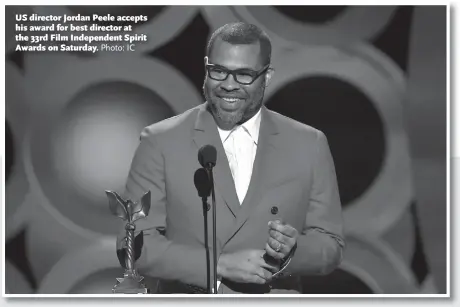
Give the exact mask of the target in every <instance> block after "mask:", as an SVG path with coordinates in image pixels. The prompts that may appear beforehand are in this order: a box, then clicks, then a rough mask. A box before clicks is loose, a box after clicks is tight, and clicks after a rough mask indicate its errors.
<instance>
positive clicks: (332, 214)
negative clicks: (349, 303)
mask: <svg viewBox="0 0 460 307" xmlns="http://www.w3.org/2000/svg"><path fill="white" fill-rule="evenodd" d="M313 168H314V171H313V183H312V189H311V191H310V199H309V207H308V210H307V215H306V222H305V225H304V228H303V229H302V231H300V234H299V237H298V240H297V246H296V248H295V250H294V252H293V253H292V255H291V259H289V262H288V263H289V265H288V266H287V267H286V273H290V274H296V275H297V274H300V275H324V274H328V273H330V272H331V271H333V270H334V269H335V268H336V267H337V266H338V265H339V264H340V262H341V261H342V249H343V248H344V246H345V242H344V240H343V229H342V228H343V226H342V224H343V222H342V209H341V204H340V196H339V190H338V185H337V178H336V172H335V166H334V161H333V158H332V155H331V151H330V149H329V145H328V142H327V139H326V136H325V135H324V134H323V133H322V132H320V131H318V133H317V150H316V157H315V163H314V166H313Z"/></svg>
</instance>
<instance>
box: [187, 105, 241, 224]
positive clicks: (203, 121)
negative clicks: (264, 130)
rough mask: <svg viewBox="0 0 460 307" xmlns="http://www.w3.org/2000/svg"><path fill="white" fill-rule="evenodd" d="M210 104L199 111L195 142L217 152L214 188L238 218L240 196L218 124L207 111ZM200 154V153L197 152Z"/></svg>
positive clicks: (198, 145)
mask: <svg viewBox="0 0 460 307" xmlns="http://www.w3.org/2000/svg"><path fill="white" fill-rule="evenodd" d="M207 106H208V103H204V104H203V105H202V106H201V107H200V108H199V111H198V116H197V119H196V122H195V128H194V129H195V131H194V137H193V140H194V142H195V144H196V145H197V147H198V149H200V148H201V147H202V146H204V145H212V146H214V147H215V148H216V150H217V162H216V166H215V167H214V169H213V176H214V186H215V189H216V190H217V191H219V193H220V194H221V195H222V197H223V199H224V201H225V203H226V205H227V207H228V208H229V209H230V211H231V212H232V213H233V215H234V216H235V217H236V216H237V214H238V211H239V210H240V204H239V201H238V196H237V194H236V190H235V183H234V181H233V177H232V173H231V171H230V166H229V163H228V160H227V155H226V154H225V149H224V147H223V145H222V141H221V139H220V136H219V132H218V131H217V126H216V123H215V122H214V118H213V117H212V115H211V113H210V112H209V111H208V110H207ZM197 152H198V151H197Z"/></svg>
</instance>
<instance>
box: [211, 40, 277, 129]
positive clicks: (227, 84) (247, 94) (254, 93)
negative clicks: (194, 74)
mask: <svg viewBox="0 0 460 307" xmlns="http://www.w3.org/2000/svg"><path fill="white" fill-rule="evenodd" d="M208 62H209V64H215V65H219V66H222V67H224V68H227V69H230V70H234V69H250V70H252V71H259V70H261V69H262V68H263V66H264V65H263V63H262V60H261V59H260V47H259V43H255V44H246V45H232V44H230V43H227V42H225V41H222V40H219V39H218V40H216V41H215V43H214V45H213V47H212V50H211V54H209V58H208ZM271 73H272V72H271V71H270V70H269V71H267V72H266V73H264V74H262V75H261V76H260V77H259V78H257V80H255V81H254V82H253V83H252V84H250V85H242V84H239V83H238V82H236V81H235V79H234V78H233V76H232V75H231V74H229V75H228V77H227V79H226V80H224V81H216V80H213V79H211V78H210V77H209V76H208V75H207V76H206V78H205V82H204V86H203V90H204V95H205V98H206V100H207V101H208V103H209V105H210V108H211V112H212V113H213V116H214V119H215V120H216V122H217V125H218V126H219V127H221V128H222V129H226V130H229V129H232V128H233V127H234V126H235V125H236V124H238V123H242V122H244V121H246V120H248V119H249V118H251V117H252V116H253V115H255V114H256V113H257V111H258V110H259V109H260V107H261V106H262V101H263V97H264V91H265V86H266V85H267V84H268V80H269V79H270V77H271Z"/></svg>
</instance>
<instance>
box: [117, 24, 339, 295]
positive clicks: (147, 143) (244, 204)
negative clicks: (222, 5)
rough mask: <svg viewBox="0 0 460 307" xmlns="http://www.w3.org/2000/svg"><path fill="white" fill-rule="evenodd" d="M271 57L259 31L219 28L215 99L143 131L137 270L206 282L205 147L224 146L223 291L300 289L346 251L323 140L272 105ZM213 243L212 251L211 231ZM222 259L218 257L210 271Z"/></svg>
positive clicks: (212, 48) (211, 75)
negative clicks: (147, 199) (146, 199)
mask: <svg viewBox="0 0 460 307" xmlns="http://www.w3.org/2000/svg"><path fill="white" fill-rule="evenodd" d="M270 60H271V43H270V40H269V38H268V36H267V35H266V34H265V33H264V32H263V31H262V30H260V29H259V28H257V27H256V26H254V25H250V24H245V23H234V24H228V25H225V26H223V27H221V28H220V29H218V30H217V31H216V32H215V33H214V34H213V35H212V37H211V39H210V41H209V44H208V48H207V56H206V57H205V61H204V62H205V68H206V76H205V81H204V86H203V91H204V96H205V98H206V102H205V103H204V104H202V105H200V106H198V107H195V108H193V109H191V110H188V111H186V112H185V113H183V114H180V115H178V116H175V117H173V118H169V119H166V120H163V121H161V122H159V123H156V124H153V125H151V126H149V127H147V128H145V129H144V131H143V132H142V135H141V142H140V145H139V147H138V149H137V151H136V154H135V156H134V159H133V162H132V166H131V170H130V173H129V176H128V180H127V184H126V193H125V195H124V197H125V198H130V199H132V200H138V199H139V198H140V197H141V196H142V195H143V194H144V193H145V192H147V191H151V196H152V201H151V208H150V213H149V215H148V217H147V218H145V219H142V220H140V221H139V222H137V224H136V226H137V229H136V230H137V231H140V230H143V231H144V245H143V248H142V254H141V257H140V259H139V261H138V263H137V266H138V268H139V271H141V272H143V273H144V274H148V275H150V276H152V277H155V278H158V279H160V280H161V282H160V286H159V289H158V291H160V292H163V293H178V292H182V293H184V292H185V293H187V292H190V293H193V292H194V291H196V290H197V289H206V288H207V287H208V286H209V284H208V280H207V274H208V265H207V258H206V251H205V238H204V229H205V228H204V216H203V211H202V203H201V198H200V197H198V193H197V190H196V188H195V185H194V174H195V172H196V171H197V169H199V168H200V167H201V165H200V164H199V162H198V158H197V153H198V150H199V149H200V148H201V147H202V146H204V145H212V146H214V147H215V148H216V149H217V163H216V166H215V167H214V170H213V173H214V182H215V193H216V198H215V199H216V208H217V209H216V214H217V255H218V262H217V277H218V280H219V286H218V292H219V293H299V292H301V289H300V286H301V285H300V279H299V277H300V276H301V275H308V274H327V273H329V272H331V271H332V270H334V269H335V268H336V267H337V265H338V264H339V263H340V261H341V259H342V249H343V246H344V241H343V239H342V213H341V206H340V199H339V193H338V188H337V180H336V174H335V169H334V163H333V159H332V156H331V153H330V150H329V147H328V143H327V140H326V137H325V136H324V134H323V133H322V132H320V131H318V130H316V129H314V128H312V127H309V126H307V125H304V124H302V123H299V122H296V121H294V120H292V119H289V118H287V117H285V116H282V115H280V114H278V113H275V112H272V111H270V110H268V109H267V108H266V107H265V106H264V105H263V97H264V91H265V87H267V86H268V85H269V83H270V80H271V79H272V77H273V74H274V70H273V69H272V68H271V67H270ZM300 103H305V102H301V101H299V104H300ZM209 213H211V211H209ZM209 215H210V214H209ZM210 216H211V215H210ZM207 221H208V229H212V218H208V219H207ZM208 241H209V242H211V243H210V244H209V245H210V246H209V249H210V250H211V251H212V245H211V244H212V231H208ZM119 242H123V240H119ZM210 254H211V255H212V252H211V253H210ZM213 267H214V266H213V265H212V257H211V265H210V270H211V276H214V275H213V274H214V272H213ZM212 280H213V278H212V277H211V281H212ZM211 285H212V283H211Z"/></svg>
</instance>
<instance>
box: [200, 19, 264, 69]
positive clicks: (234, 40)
mask: <svg viewBox="0 0 460 307" xmlns="http://www.w3.org/2000/svg"><path fill="white" fill-rule="evenodd" d="M217 39H221V40H223V41H225V42H227V43H230V44H233V45H240V44H241V45H245V44H253V43H256V42H258V43H259V46H260V56H261V58H262V64H263V65H267V64H269V63H270V61H271V56H272V44H271V41H270V37H269V36H268V35H267V33H265V31H263V30H262V29H260V28H259V27H257V26H255V25H253V24H249V23H245V22H236V23H229V24H226V25H223V26H222V27H220V28H219V29H217V30H216V31H214V33H213V34H212V35H211V38H210V39H209V42H208V46H207V48H206V55H207V56H209V55H210V53H211V50H212V46H213V44H214V42H215V41H216V40H217Z"/></svg>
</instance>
